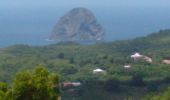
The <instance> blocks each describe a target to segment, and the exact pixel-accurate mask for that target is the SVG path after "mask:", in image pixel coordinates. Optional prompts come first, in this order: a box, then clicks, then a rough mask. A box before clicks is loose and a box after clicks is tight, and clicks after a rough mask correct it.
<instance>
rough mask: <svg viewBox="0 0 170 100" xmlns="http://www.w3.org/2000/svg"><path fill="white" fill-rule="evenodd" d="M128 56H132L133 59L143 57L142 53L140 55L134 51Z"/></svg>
mask: <svg viewBox="0 0 170 100" xmlns="http://www.w3.org/2000/svg"><path fill="white" fill-rule="evenodd" d="M130 57H131V58H133V59H134V60H137V59H141V58H142V57H143V55H141V54H140V53H138V52H136V53H134V54H133V55H131V56H130Z"/></svg>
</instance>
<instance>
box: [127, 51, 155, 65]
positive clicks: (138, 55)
mask: <svg viewBox="0 0 170 100" xmlns="http://www.w3.org/2000/svg"><path fill="white" fill-rule="evenodd" d="M130 57H131V58H133V59H134V60H143V61H146V62H148V63H152V62H153V61H152V58H150V57H148V56H145V55H141V54H140V53H138V52H136V53H134V54H133V55H131V56H130Z"/></svg>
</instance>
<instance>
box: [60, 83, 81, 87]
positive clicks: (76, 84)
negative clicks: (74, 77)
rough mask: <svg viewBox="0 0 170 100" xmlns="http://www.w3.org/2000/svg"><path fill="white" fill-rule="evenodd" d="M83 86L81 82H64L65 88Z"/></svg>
mask: <svg viewBox="0 0 170 100" xmlns="http://www.w3.org/2000/svg"><path fill="white" fill-rule="evenodd" d="M78 86H81V83H80V82H64V83H63V87H78Z"/></svg>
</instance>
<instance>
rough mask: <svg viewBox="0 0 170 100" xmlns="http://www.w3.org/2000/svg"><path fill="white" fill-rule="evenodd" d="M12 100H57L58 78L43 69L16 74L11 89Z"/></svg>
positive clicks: (38, 68)
mask: <svg viewBox="0 0 170 100" xmlns="http://www.w3.org/2000/svg"><path fill="white" fill-rule="evenodd" d="M12 90H13V98H14V100H58V99H57V98H59V94H60V92H59V76H58V75H56V74H54V73H49V72H48V70H47V69H45V68H44V67H37V68H36V69H35V71H29V70H27V71H23V72H20V73H18V74H17V76H16V78H15V80H14V85H13V87H12Z"/></svg>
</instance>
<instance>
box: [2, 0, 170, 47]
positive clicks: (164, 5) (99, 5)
mask: <svg viewBox="0 0 170 100" xmlns="http://www.w3.org/2000/svg"><path fill="white" fill-rule="evenodd" d="M169 5H170V1H168V0H149V1H148V0H142V1H136V0H121V1H120V0H69V1H68V0H46V1H42V0H36V1H35V0H29V1H22V0H4V1H1V3H0V47H5V46H9V45H12V44H30V45H44V44H49V43H51V42H47V41H45V39H46V38H48V37H49V36H50V34H51V30H52V29H53V27H54V25H55V24H56V22H57V21H58V20H59V18H60V17H61V16H63V15H64V14H65V13H67V12H68V11H69V10H71V9H72V8H75V7H85V8H88V9H90V10H91V11H92V12H93V13H94V14H95V16H96V18H97V19H98V21H99V22H100V23H101V24H102V25H103V27H104V28H105V30H106V37H105V38H106V40H107V41H113V40H122V39H129V38H134V37H138V36H145V35H147V34H150V33H152V32H156V31H159V30H160V29H167V28H170V22H169V19H170V13H169V11H170V6H169Z"/></svg>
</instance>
